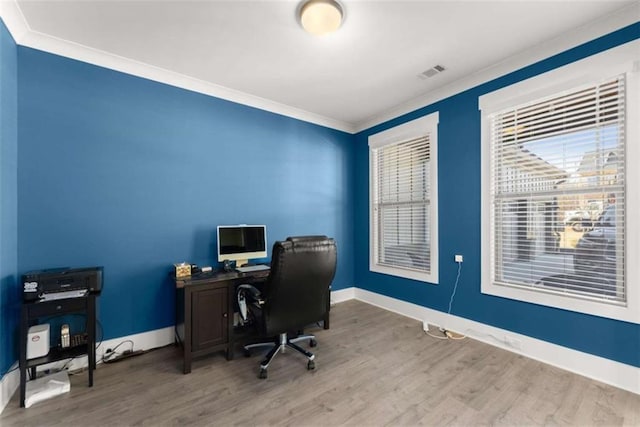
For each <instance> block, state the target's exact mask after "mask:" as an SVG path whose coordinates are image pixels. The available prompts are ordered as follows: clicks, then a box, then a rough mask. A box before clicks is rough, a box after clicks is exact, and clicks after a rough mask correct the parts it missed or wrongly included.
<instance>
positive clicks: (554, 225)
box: [480, 61, 638, 319]
mask: <svg viewBox="0 0 640 427" xmlns="http://www.w3.org/2000/svg"><path fill="white" fill-rule="evenodd" d="M596 62H597V61H596ZM567 68H568V69H569V71H570V70H574V71H576V70H577V68H575V67H574V66H573V65H572V66H567ZM631 69H632V68H631V67H624V66H623V67H611V66H603V67H597V66H596V67H594V69H593V72H592V74H591V75H589V76H584V77H582V79H577V80H581V81H576V80H573V79H565V81H563V82H561V83H559V84H558V82H557V81H554V77H555V76H554V72H551V73H547V75H542V76H539V77H537V78H536V79H534V80H535V83H533V84H531V82H528V81H525V82H524V83H522V84H520V85H516V86H517V87H516V88H515V90H514V92H513V93H517V95H516V96H515V97H514V98H512V99H510V97H509V96H508V95H505V94H508V92H509V91H508V90H506V91H504V90H503V91H500V92H499V93H493V94H489V95H488V96H485V97H482V98H481V101H480V103H481V110H482V115H483V178H484V179H483V186H484V196H483V215H484V217H483V218H484V219H483V223H484V227H485V228H484V229H483V266H484V267H485V269H486V271H485V274H484V277H483V284H482V289H483V292H486V293H490V294H494V295H500V296H507V297H510V298H516V299H521V300H525V301H531V302H536V303H542V304H546V305H551V306H555V307H561V308H567V309H571V310H576V311H583V312H587V313H592V314H597V315H602V316H607V317H614V318H622V319H630V318H634V316H636V315H637V314H638V313H637V307H632V308H631V311H630V310H629V306H630V304H631V305H632V306H633V305H634V304H635V302H631V298H630V297H631V296H632V295H633V296H635V295H637V294H638V293H637V289H632V288H631V286H632V284H633V283H634V282H633V281H631V280H629V279H630V277H629V274H630V273H631V274H632V275H634V274H635V270H633V271H630V270H629V268H628V267H629V263H628V262H627V260H629V259H630V256H631V253H630V252H629V245H628V242H627V236H629V235H630V231H629V227H631V228H635V225H634V224H631V223H630V221H629V218H630V212H631V210H633V209H635V208H636V206H635V203H636V202H635V201H632V203H631V204H632V205H633V206H629V200H628V199H629V194H630V190H631V188H632V187H633V186H634V185H635V183H632V177H633V176H634V175H637V174H636V173H635V172H632V171H630V170H629V168H628V167H627V165H629V160H630V156H637V149H635V148H631V151H630V149H629V147H630V145H631V144H635V145H637V143H638V140H637V136H638V133H637V131H636V129H637V124H636V123H632V120H633V119H632V117H634V116H632V115H631V114H632V111H637V110H635V104H636V101H637V100H636V99H633V98H637V92H635V93H634V92H632V91H631V88H636V83H635V81H636V80H637V76H635V74H636V73H633V72H631ZM565 72H567V70H562V71H559V72H557V73H555V74H558V75H562V74H563V73H565ZM545 83H550V84H548V85H545ZM545 86H546V87H545ZM534 87H535V88H536V89H534V90H531V91H530V90H529V89H530V88H534ZM540 87H542V88H543V89H540ZM507 89H509V88H507ZM523 92H524V93H525V95H524V97H523V96H522V93H523ZM635 117H637V116H635ZM636 161H637V157H636ZM636 285H637V283H636Z"/></svg>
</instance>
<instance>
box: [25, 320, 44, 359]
mask: <svg viewBox="0 0 640 427" xmlns="http://www.w3.org/2000/svg"><path fill="white" fill-rule="evenodd" d="M47 354H49V324H48V323H43V324H41V325H34V326H32V327H30V328H29V333H28V334H27V359H35V358H36V357H42V356H46V355H47Z"/></svg>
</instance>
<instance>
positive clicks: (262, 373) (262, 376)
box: [258, 369, 267, 380]
mask: <svg viewBox="0 0 640 427" xmlns="http://www.w3.org/2000/svg"><path fill="white" fill-rule="evenodd" d="M258 378H260V379H261V380H264V379H265V378H267V370H266V369H260V373H259V374H258Z"/></svg>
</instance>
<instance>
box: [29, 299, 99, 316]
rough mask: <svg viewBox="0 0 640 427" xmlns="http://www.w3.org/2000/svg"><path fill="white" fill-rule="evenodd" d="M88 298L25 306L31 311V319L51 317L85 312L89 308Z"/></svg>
mask: <svg viewBox="0 0 640 427" xmlns="http://www.w3.org/2000/svg"><path fill="white" fill-rule="evenodd" d="M87 300H88V297H82V298H68V299H59V300H54V301H41V302H34V303H31V304H25V308H26V309H27V310H29V317H32V318H33V317H39V316H51V315H55V314H56V313H63V312H65V313H68V312H73V311H84V310H86V308H87Z"/></svg>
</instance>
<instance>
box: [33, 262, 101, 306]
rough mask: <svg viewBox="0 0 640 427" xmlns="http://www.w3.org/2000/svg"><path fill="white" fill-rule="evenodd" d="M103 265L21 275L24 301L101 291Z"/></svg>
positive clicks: (38, 271) (56, 269)
mask: <svg viewBox="0 0 640 427" xmlns="http://www.w3.org/2000/svg"><path fill="white" fill-rule="evenodd" d="M102 276H103V267H85V268H55V269H49V270H37V271H30V272H28V273H25V274H23V275H22V298H23V300H24V301H25V302H30V301H38V300H42V299H57V298H71V297H74V296H83V295H86V294H87V293H94V294H99V293H100V292H101V291H102Z"/></svg>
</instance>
